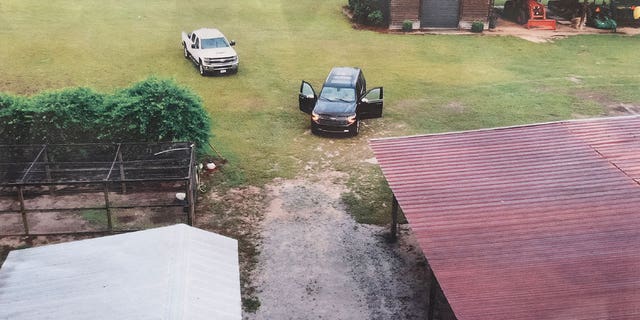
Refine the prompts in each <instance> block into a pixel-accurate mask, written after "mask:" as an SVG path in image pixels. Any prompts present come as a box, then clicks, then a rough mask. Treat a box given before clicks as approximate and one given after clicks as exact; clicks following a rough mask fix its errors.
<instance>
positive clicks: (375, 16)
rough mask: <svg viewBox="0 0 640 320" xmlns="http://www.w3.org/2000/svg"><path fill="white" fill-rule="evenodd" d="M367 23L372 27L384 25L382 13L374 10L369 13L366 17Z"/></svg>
mask: <svg viewBox="0 0 640 320" xmlns="http://www.w3.org/2000/svg"><path fill="white" fill-rule="evenodd" d="M367 21H368V22H369V24H371V25H373V26H382V25H384V16H383V15H382V11H380V10H376V11H373V12H371V13H369V15H368V16H367Z"/></svg>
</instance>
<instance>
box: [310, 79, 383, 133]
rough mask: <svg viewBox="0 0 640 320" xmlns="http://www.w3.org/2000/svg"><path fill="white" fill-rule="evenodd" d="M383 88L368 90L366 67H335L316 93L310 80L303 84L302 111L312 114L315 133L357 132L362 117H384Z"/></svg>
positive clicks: (312, 130) (312, 129)
mask: <svg viewBox="0 0 640 320" xmlns="http://www.w3.org/2000/svg"><path fill="white" fill-rule="evenodd" d="M382 98H383V91H382V87H376V88H373V89H371V90H369V91H367V85H366V81H365V79H364V74H362V70H360V69H358V68H352V67H336V68H333V69H331V72H330V73H329V76H327V80H325V82H324V85H323V86H322V91H320V96H317V95H316V92H315V91H314V90H313V87H312V86H311V85H310V84H309V83H308V82H306V81H302V84H301V85H300V94H299V95H298V100H299V103H300V110H301V111H303V112H305V113H308V114H310V115H311V132H313V133H315V134H317V133H348V134H351V135H354V136H355V135H357V134H358V130H359V129H360V120H362V119H368V118H380V117H382V102H383V101H382Z"/></svg>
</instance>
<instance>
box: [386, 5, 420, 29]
mask: <svg viewBox="0 0 640 320" xmlns="http://www.w3.org/2000/svg"><path fill="white" fill-rule="evenodd" d="M389 11H390V15H389V16H390V18H391V19H390V23H389V28H390V29H402V22H404V21H405V20H411V21H413V22H414V26H415V25H416V24H417V26H419V23H420V0H391V1H390V3H389Z"/></svg>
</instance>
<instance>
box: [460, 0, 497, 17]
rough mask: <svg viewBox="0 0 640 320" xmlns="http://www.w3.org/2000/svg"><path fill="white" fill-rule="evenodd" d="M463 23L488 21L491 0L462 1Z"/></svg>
mask: <svg viewBox="0 0 640 320" xmlns="http://www.w3.org/2000/svg"><path fill="white" fill-rule="evenodd" d="M460 6H461V7H462V8H461V9H462V10H461V13H462V14H461V17H460V18H461V19H460V20H461V21H465V20H466V21H474V20H480V21H485V20H487V16H488V14H489V6H490V4H489V0H461V1H460Z"/></svg>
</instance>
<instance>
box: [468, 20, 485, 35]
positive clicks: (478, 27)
mask: <svg viewBox="0 0 640 320" xmlns="http://www.w3.org/2000/svg"><path fill="white" fill-rule="evenodd" d="M483 30H484V23H483V22H482V21H474V22H473V23H471V32H475V33H481V32H482V31H483Z"/></svg>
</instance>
